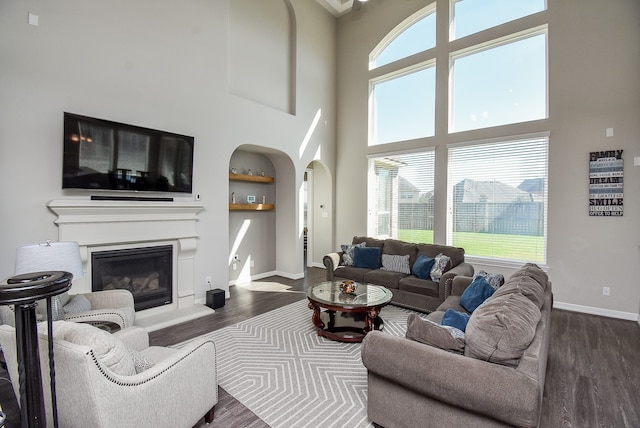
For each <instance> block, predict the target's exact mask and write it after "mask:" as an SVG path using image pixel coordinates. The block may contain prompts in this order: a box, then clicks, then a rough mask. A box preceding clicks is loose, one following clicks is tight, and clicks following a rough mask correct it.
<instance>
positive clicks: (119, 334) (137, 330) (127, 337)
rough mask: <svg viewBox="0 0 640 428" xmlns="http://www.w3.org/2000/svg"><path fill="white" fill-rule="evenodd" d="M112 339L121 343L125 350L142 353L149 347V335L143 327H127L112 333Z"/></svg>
mask: <svg viewBox="0 0 640 428" xmlns="http://www.w3.org/2000/svg"><path fill="white" fill-rule="evenodd" d="M113 337H116V338H117V339H118V340H120V341H122V343H124V344H125V345H126V347H127V348H130V349H135V350H136V351H142V350H143V349H147V348H148V347H149V333H147V330H145V329H144V328H143V327H138V326H134V327H127V328H125V329H122V330H118V331H116V332H115V333H113Z"/></svg>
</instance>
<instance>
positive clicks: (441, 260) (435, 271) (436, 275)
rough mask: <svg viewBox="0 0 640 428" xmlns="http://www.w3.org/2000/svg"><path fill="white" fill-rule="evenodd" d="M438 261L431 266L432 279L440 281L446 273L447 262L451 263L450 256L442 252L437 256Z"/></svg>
mask: <svg viewBox="0 0 640 428" xmlns="http://www.w3.org/2000/svg"><path fill="white" fill-rule="evenodd" d="M435 259H436V261H435V263H434V264H433V267H432V268H431V281H433V282H440V278H442V274H443V273H444V270H445V268H446V267H447V263H449V256H445V255H444V254H442V253H440V254H438V255H437V256H436V257H435Z"/></svg>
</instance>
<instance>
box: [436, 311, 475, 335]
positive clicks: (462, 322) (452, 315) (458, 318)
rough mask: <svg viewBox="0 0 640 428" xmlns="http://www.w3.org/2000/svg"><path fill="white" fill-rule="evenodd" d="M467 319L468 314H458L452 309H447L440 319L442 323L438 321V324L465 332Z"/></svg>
mask: <svg viewBox="0 0 640 428" xmlns="http://www.w3.org/2000/svg"><path fill="white" fill-rule="evenodd" d="M469 318H470V316H469V314H465V313H464V312H458V311H455V310H453V309H447V310H446V311H445V313H444V316H443V317H442V321H440V324H441V325H448V326H450V327H455V328H457V329H458V330H460V331H465V330H466V329H467V323H468V322H469Z"/></svg>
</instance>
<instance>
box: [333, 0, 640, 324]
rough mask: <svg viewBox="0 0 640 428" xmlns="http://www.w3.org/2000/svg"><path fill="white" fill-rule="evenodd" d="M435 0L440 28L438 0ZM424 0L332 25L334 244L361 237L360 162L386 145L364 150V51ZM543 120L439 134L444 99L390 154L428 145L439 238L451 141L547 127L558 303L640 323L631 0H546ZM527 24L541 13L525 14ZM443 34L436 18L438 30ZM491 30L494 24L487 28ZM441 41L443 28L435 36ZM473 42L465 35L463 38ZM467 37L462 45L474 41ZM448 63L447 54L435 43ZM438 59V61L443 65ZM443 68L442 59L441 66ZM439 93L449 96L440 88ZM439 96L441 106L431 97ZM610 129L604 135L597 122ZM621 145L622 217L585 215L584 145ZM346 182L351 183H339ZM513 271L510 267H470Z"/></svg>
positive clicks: (635, 25) (375, 3) (443, 4)
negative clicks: (429, 133) (431, 121)
mask: <svg viewBox="0 0 640 428" xmlns="http://www.w3.org/2000/svg"><path fill="white" fill-rule="evenodd" d="M437 1H438V22H439V24H446V16H445V14H444V13H442V12H444V11H446V9H447V3H448V2H447V0H437ZM430 3H431V2H430V1H423V0H405V1H385V0H372V1H370V2H368V3H367V4H366V5H365V6H364V7H363V8H362V10H361V11H360V12H359V13H352V14H349V15H345V16H343V17H341V18H340V19H339V23H338V76H339V77H340V79H339V81H338V93H339V97H338V114H339V117H340V118H343V117H346V116H347V114H346V112H349V119H348V120H342V121H340V122H339V124H338V134H337V135H338V143H339V145H338V153H337V155H338V156H337V166H336V183H338V184H337V185H336V208H337V210H336V220H335V222H336V224H335V231H336V232H335V242H336V244H341V243H345V242H350V240H351V238H352V237H353V236H354V235H357V234H366V231H367V229H366V220H367V199H366V193H367V181H366V180H367V175H366V169H367V159H366V156H367V155H368V154H372V153H379V152H384V151H389V150H391V148H389V147H373V148H368V147H367V99H368V97H367V95H368V93H367V91H368V78H369V74H368V71H367V65H368V55H369V53H370V52H371V50H372V49H373V48H374V47H375V46H376V45H377V44H378V43H379V42H380V40H381V39H382V38H383V37H384V36H385V35H386V34H387V33H388V32H389V31H390V30H392V29H393V28H394V27H395V26H396V25H397V24H399V23H400V22H402V21H403V20H404V19H405V18H406V17H408V16H409V15H411V14H412V13H413V12H415V11H417V10H419V9H421V8H422V7H424V6H426V5H428V4H430ZM543 17H545V18H546V20H547V22H548V23H549V36H548V42H549V119H548V120H542V121H536V122H532V123H526V124H517V125H511V126H505V127H501V128H500V129H498V130H497V131H496V130H477V131H469V132H464V133H457V134H451V135H447V111H446V103H445V102H444V101H443V100H442V99H437V100H436V103H437V104H438V105H437V107H436V120H437V122H436V136H435V137H433V138H427V139H422V140H414V141H409V142H405V143H401V144H398V145H397V147H396V146H394V147H393V149H396V148H397V149H415V148H418V147H432V146H435V148H436V183H437V184H436V186H437V187H436V189H435V201H436V206H435V215H436V223H435V240H436V242H438V243H444V242H445V239H446V238H445V231H446V223H445V219H446V179H447V175H446V168H447V150H446V146H447V144H448V143H455V142H460V141H473V140H481V139H484V138H487V137H490V136H492V132H498V133H499V135H504V136H508V135H519V134H526V133H532V132H542V131H549V132H550V140H549V209H548V237H549V238H548V266H547V267H548V273H549V276H550V278H551V280H552V281H553V286H554V291H555V299H556V306H558V307H564V308H567V309H574V310H580V311H586V312H593V313H599V314H603V315H611V316H617V317H622V318H630V319H637V314H638V312H639V307H640V286H639V285H640V279H639V278H640V249H639V245H640V222H639V221H638V219H639V218H640V167H634V166H633V157H634V156H640V143H639V141H640V121H639V120H638V118H639V117H640V95H639V94H640V79H639V78H638V73H639V71H640V52H639V46H640V25H639V23H640V2H638V1H636V0H613V1H607V2H597V1H591V0H588V1H581V0H549V1H548V11H546V12H544V13H543ZM525 19H529V20H531V22H536V20H539V19H540V16H538V17H535V16H534V17H530V18H525ZM443 29H445V30H444V31H446V27H445V26H444V25H442V26H441V27H440V31H443ZM489 31H493V30H489ZM439 37H441V39H442V40H446V39H447V34H440V35H439ZM469 37H470V38H471V39H472V38H473V37H474V36H469ZM471 39H470V40H471ZM436 57H437V58H442V59H445V61H444V67H446V58H447V54H446V52H445V51H442V50H438V49H436ZM441 63H442V61H441ZM441 66H442V65H441ZM438 91H439V92H437V93H440V94H446V93H447V88H446V85H445V86H444V87H443V86H442V85H440V86H439V87H438ZM438 101H440V102H438ZM608 127H612V128H614V136H613V137H610V138H607V137H605V129H606V128H608ZM604 149H624V160H625V167H624V181H625V186H624V216H623V217H621V218H596V217H592V218H590V217H589V216H588V214H587V209H588V190H589V185H588V183H589V182H588V160H589V157H588V156H589V152H590V151H596V150H604ZM345 183H348V185H346V184H345ZM474 265H475V267H476V270H479V269H485V270H487V271H498V272H503V273H505V274H510V273H511V272H512V271H513V267H510V266H507V265H500V266H490V265H482V264H480V263H474ZM605 285H607V286H610V287H611V296H610V297H604V296H603V295H602V287H603V286H605Z"/></svg>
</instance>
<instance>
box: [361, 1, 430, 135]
mask: <svg viewBox="0 0 640 428" xmlns="http://www.w3.org/2000/svg"><path fill="white" fill-rule="evenodd" d="M435 10H436V9H435V3H433V4H432V5H430V6H428V7H426V8H424V9H422V10H421V11H419V12H418V13H416V14H414V15H412V16H410V17H409V18H407V19H405V20H404V22H403V23H402V24H400V25H399V26H398V27H397V29H396V30H394V31H392V32H390V33H389V34H388V35H387V37H385V38H384V39H383V40H382V41H381V42H380V43H379V44H378V46H377V47H376V48H375V49H374V50H373V51H372V52H371V55H370V56H369V68H370V69H375V68H377V67H380V66H382V65H385V64H390V63H393V62H394V61H397V60H399V59H402V58H406V57H409V56H412V55H415V54H417V53H420V52H424V51H427V50H429V49H431V48H433V47H434V46H435V43H436V13H435ZM389 67H390V69H391V71H390V72H389V73H387V74H385V75H384V76H380V77H376V78H374V79H371V81H370V83H369V92H370V96H369V145H370V146H375V145H378V144H387V143H393V142H397V141H406V140H414V139H418V138H425V137H432V136H433V135H434V134H435V103H436V94H435V90H436V69H435V58H434V57H433V55H431V56H429V57H428V58H420V59H417V60H416V62H415V63H413V64H411V65H409V66H402V67H400V66H397V64H396V66H395V67H394V66H393V64H392V65H390V66H389Z"/></svg>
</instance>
